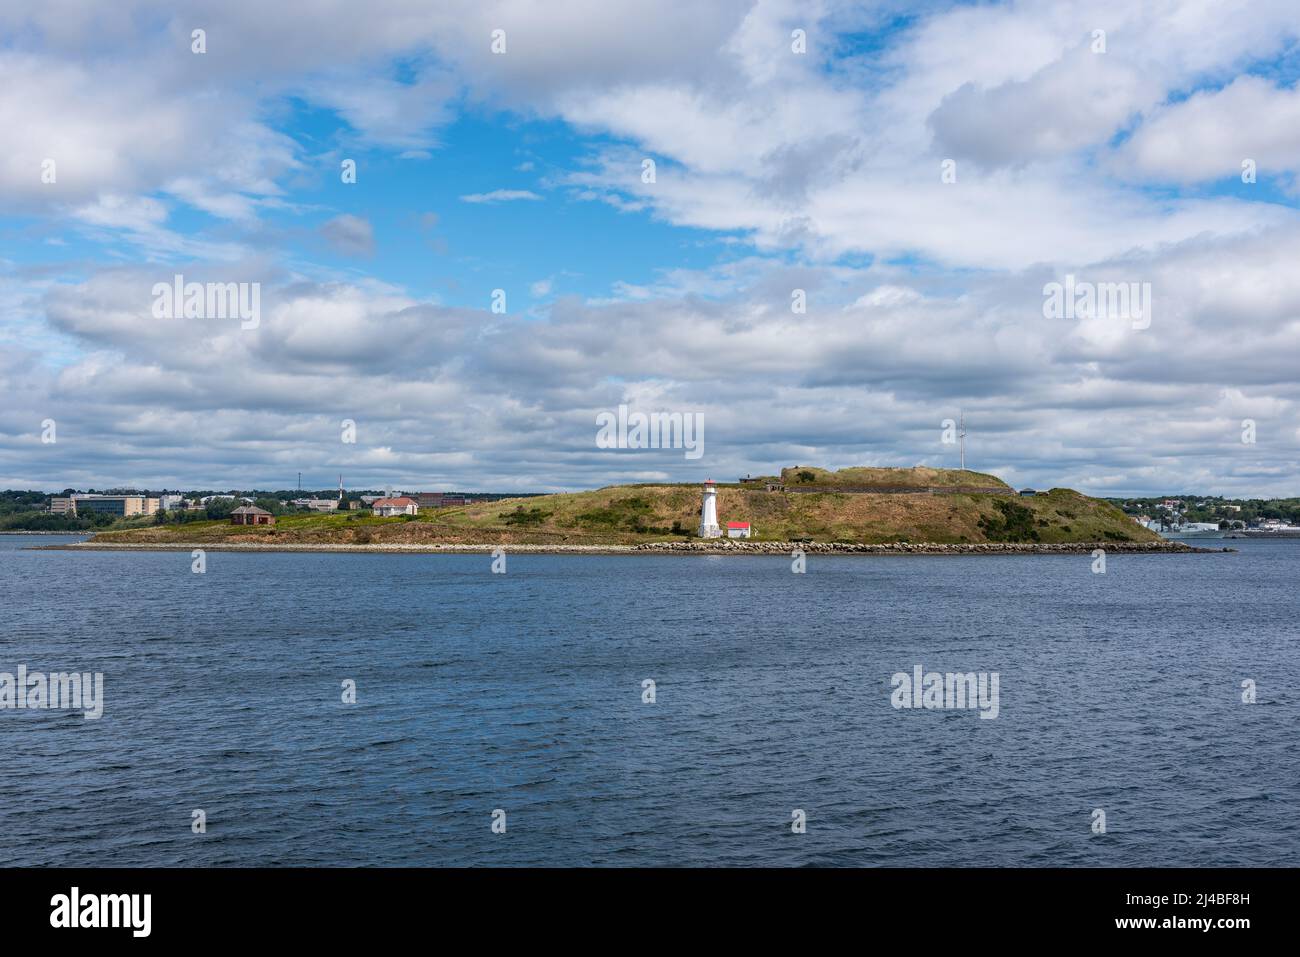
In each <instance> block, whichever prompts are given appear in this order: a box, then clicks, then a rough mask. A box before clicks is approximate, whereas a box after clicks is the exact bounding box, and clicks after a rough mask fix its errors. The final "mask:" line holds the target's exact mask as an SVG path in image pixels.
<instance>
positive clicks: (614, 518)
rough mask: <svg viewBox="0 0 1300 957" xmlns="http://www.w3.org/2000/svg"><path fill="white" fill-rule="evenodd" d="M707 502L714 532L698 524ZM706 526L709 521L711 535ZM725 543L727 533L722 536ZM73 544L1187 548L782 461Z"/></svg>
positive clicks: (1073, 513) (859, 473)
mask: <svg viewBox="0 0 1300 957" xmlns="http://www.w3.org/2000/svg"><path fill="white" fill-rule="evenodd" d="M708 497H713V498H714V506H713V507H714V508H715V509H716V516H717V519H716V521H718V522H720V523H721V525H720V526H719V527H718V528H717V530H716V531H713V530H709V531H706V530H705V529H704V528H703V527H702V526H701V508H702V500H704V499H707V498H708ZM710 528H712V526H711V527H710ZM733 534H734V535H735V537H731V536H732V535H733ZM72 547H76V548H124V549H130V548H147V549H152V548H162V549H169V548H217V549H252V550H262V549H273V550H285V551H298V550H321V551H333V550H349V551H351V550H355V551H408V550H409V551H449V552H456V551H482V550H491V549H493V548H497V547H509V548H513V549H515V550H520V551H556V552H568V551H573V552H604V553H614V552H637V553H654V552H667V553H682V552H686V553H691V552H714V553H755V554H767V553H789V552H790V551H792V550H795V549H803V550H805V551H820V552H825V551H829V552H862V553H882V552H884V553H887V552H935V553H989V552H1048V553H1050V552H1059V551H1070V552H1075V551H1091V550H1093V549H1095V548H1105V549H1108V550H1113V551H1135V552H1138V551H1140V552H1147V551H1169V552H1187V551H1191V550H1193V549H1191V548H1189V547H1188V546H1187V545H1185V544H1183V543H1181V542H1169V541H1165V540H1164V539H1162V538H1161V537H1160V536H1159V535H1157V534H1156V533H1155V532H1153V531H1151V530H1150V529H1148V528H1145V527H1143V526H1141V525H1139V524H1137V523H1136V522H1134V521H1133V520H1132V519H1131V518H1130V517H1129V516H1127V515H1125V514H1124V512H1123V511H1121V510H1120V509H1119V508H1117V507H1116V506H1115V505H1113V504H1111V503H1109V502H1106V501H1103V500H1101V499H1097V498H1091V497H1089V496H1086V495H1082V494H1080V493H1079V492H1076V491H1073V490H1071V489H1065V488H1054V489H1051V490H1047V491H1034V490H1029V489H1023V490H1019V491H1017V490H1016V489H1013V488H1012V487H1011V486H1009V485H1007V484H1006V483H1005V482H1003V481H1002V480H1000V479H998V478H996V477H995V476H992V475H987V474H983V473H980V472H971V471H966V470H959V469H937V468H927V467H916V468H866V467H864V468H847V469H840V470H838V471H829V470H826V469H821V468H816V467H812V466H792V467H789V468H784V469H782V470H781V471H780V473H779V474H772V475H767V476H756V477H755V476H746V477H745V478H743V479H739V480H736V481H730V482H714V481H712V480H709V481H708V482H707V483H704V485H701V484H697V483H690V484H631V485H614V486H608V487H605V488H599V489H593V490H589V491H582V492H568V493H557V494H551V495H537V496H530V497H527V498H518V499H512V498H505V499H500V500H497V501H491V502H477V503H471V504H463V505H454V506H450V507H445V508H436V509H430V510H420V511H418V512H416V513H415V514H399V515H381V514H376V511H375V510H356V511H341V512H336V513H332V514H306V515H284V516H281V517H279V518H278V520H277V521H275V522H274V523H272V524H252V523H246V522H242V521H240V522H234V521H228V520H223V521H201V522H185V523H181V524H158V525H151V526H144V527H138V528H131V529H127V530H119V531H101V532H98V533H97V534H95V535H94V537H93V538H92V539H90V540H89V541H88V542H84V543H79V544H78V545H75V546H72Z"/></svg>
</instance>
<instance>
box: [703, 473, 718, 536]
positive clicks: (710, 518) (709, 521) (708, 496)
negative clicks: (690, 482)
mask: <svg viewBox="0 0 1300 957" xmlns="http://www.w3.org/2000/svg"><path fill="white" fill-rule="evenodd" d="M721 537H722V529H721V528H719V527H718V483H717V482H715V481H713V479H709V480H708V481H707V482H705V483H704V502H703V503H702V504H701V506H700V538H721Z"/></svg>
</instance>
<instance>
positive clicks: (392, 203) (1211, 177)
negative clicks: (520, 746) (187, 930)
mask: <svg viewBox="0 0 1300 957" xmlns="http://www.w3.org/2000/svg"><path fill="white" fill-rule="evenodd" d="M101 8H102V4H94V3H91V2H83V0H72V2H68V3H62V4H58V5H44V4H42V5H38V4H35V3H25V2H24V3H16V4H7V5H5V7H4V8H3V9H0V126H2V127H3V128H4V129H5V130H6V131H7V144H6V150H5V151H4V152H5V155H4V156H3V157H0V394H3V397H4V402H3V403H0V488H11V489H42V490H46V491H50V490H56V489H57V490H62V489H64V488H67V487H78V488H90V487H94V488H101V487H141V488H184V489H194V488H260V489H280V488H292V487H295V486H296V484H297V473H298V471H299V470H302V471H303V472H304V473H305V474H316V475H320V476H324V477H329V479H330V481H328V482H326V483H324V484H319V483H316V482H312V483H311V484H312V485H313V487H317V488H322V489H324V488H330V487H333V486H334V485H335V484H336V481H337V479H336V476H337V475H338V474H339V473H340V472H342V473H343V474H344V475H345V477H347V480H348V484H349V486H350V487H365V488H380V489H382V488H384V487H385V486H387V485H393V486H395V487H401V488H407V489H429V490H448V491H451V490H461V491H466V490H471V491H472V490H482V491H493V492H511V491H519V492H525V491H527V492H547V491H569V490H579V489H587V488H594V487H599V486H603V485H609V484H617V483H627V482H648V481H649V482H653V481H674V482H697V481H703V480H704V479H705V478H708V477H713V478H719V479H722V478H725V479H726V480H734V478H735V477H737V476H741V475H745V474H750V473H752V474H756V475H757V474H770V473H772V472H774V471H776V470H779V469H780V468H781V467H783V466H792V465H797V464H811V465H817V466H822V467H826V468H843V467H847V466H855V465H870V466H912V465H918V464H921V465H928V466H938V467H947V468H956V467H958V465H959V460H960V451H959V444H958V443H957V442H953V441H948V440H947V437H946V433H947V431H948V429H947V427H946V426H945V423H946V422H948V421H950V420H957V419H958V418H959V417H960V416H961V414H962V413H963V412H964V415H965V426H966V429H967V431H968V435H967V438H966V445H965V458H966V466H967V467H968V468H969V469H972V470H975V471H980V472H989V473H992V474H994V475H997V476H999V477H1000V478H1002V479H1004V480H1005V481H1007V482H1008V483H1010V484H1012V485H1014V486H1017V487H1020V486H1033V487H1039V488H1047V487H1052V486H1066V487H1071V488H1076V489H1079V490H1080V491H1083V492H1085V493H1088V494H1092V495H1099V496H1121V495H1158V494H1194V495H1215V494H1222V495H1228V496H1238V497H1256V496H1258V497H1269V496H1288V495H1300V480H1298V479H1297V463H1298V462H1300V375H1297V368H1296V366H1297V361H1298V360H1300V270H1298V269H1296V268H1295V263H1296V262H1297V261H1300V217H1298V216H1297V197H1298V196H1300V186H1298V181H1297V178H1296V174H1297V171H1300V87H1298V86H1297V79H1298V78H1300V52H1297V51H1300V44H1298V43H1297V40H1300V14H1297V12H1296V9H1295V6H1294V3H1291V2H1270V0H1256V2H1251V3H1249V4H1242V5H1235V4H1232V3H1225V4H1216V5H1207V6H1200V5H1191V4H1184V5H1159V6H1150V5H1134V4H1131V3H1121V2H1118V0H1115V2H1108V0H1101V2H1086V3H1084V2H1077V3H1076V2H1062V0H1057V2H1044V3H1040V4H996V3H994V4H979V5H956V4H950V3H929V2H925V3H920V4H901V3H884V4H876V5H871V6H870V7H867V6H866V5H863V4H857V3H842V2H838V0H828V2H825V3H822V4H818V5H815V7H813V8H812V9H811V10H810V9H809V8H808V5H806V4H799V3H794V2H773V3H768V2H763V3H751V2H748V0H745V2H741V0H735V2H731V0H720V2H716V3H709V4H699V3H688V2H686V0H668V2H665V3H662V4H657V5H655V8H654V15H653V16H649V15H647V10H648V8H646V7H645V6H644V5H643V4H632V3H631V2H615V0H604V2H599V3H596V2H589V3H588V2H574V3H566V4H563V5H547V4H538V5H535V6H528V5H520V4H517V3H510V2H493V0H486V2H469V0H464V2H449V3H445V4H437V5H412V4H410V3H409V2H407V0H373V2H372V3H370V4H368V5H367V6H366V8H365V11H364V14H361V13H359V12H358V10H354V11H352V12H351V13H349V14H348V15H342V14H340V15H337V16H336V15H325V14H322V13H321V12H320V9H319V7H318V6H315V5H312V4H306V3H302V2H286V3H279V4H264V3H252V2H249V0H231V2H228V3H223V4H220V5H211V8H204V9H202V10H191V9H188V8H182V9H179V10H178V9H177V8H176V6H175V5H174V4H168V3H163V2H162V0H128V2H126V3H124V4H122V5H121V6H120V7H114V8H113V10H112V12H111V13H110V14H106V13H104V12H103V10H102V9H101ZM196 31H197V32H196ZM494 31H504V32H503V33H502V35H501V37H500V42H499V43H498V42H497V39H496V38H495V34H494ZM285 37H292V38H293V40H294V42H292V43H286V42H285ZM1208 37H1212V38H1213V42H1206V38H1208ZM191 283H192V284H194V286H193V291H194V292H195V296H193V297H191V296H190V294H189V292H187V289H188V288H189V287H188V286H187V284H191ZM227 284H230V285H229V287H227ZM227 297H228V298H227ZM254 313H255V315H254ZM621 406H626V407H627V408H628V409H631V410H633V411H639V412H643V413H646V414H647V415H648V414H653V413H660V414H665V415H679V416H681V417H686V418H687V419H688V421H693V422H698V423H700V424H701V429H702V433H701V434H702V442H701V443H700V455H699V456H698V458H693V457H688V456H686V455H684V454H683V451H682V449H681V448H636V447H622V446H619V447H612V448H611V447H601V445H600V443H599V442H598V433H599V431H600V425H599V423H600V422H601V420H602V416H606V417H607V416H610V415H612V414H613V413H615V412H616V410H618V409H619V408H620V407H621ZM349 423H350V430H351V431H350V432H349ZM692 454H694V453H693V452H692ZM307 484H308V480H307V479H306V478H304V487H306V486H307Z"/></svg>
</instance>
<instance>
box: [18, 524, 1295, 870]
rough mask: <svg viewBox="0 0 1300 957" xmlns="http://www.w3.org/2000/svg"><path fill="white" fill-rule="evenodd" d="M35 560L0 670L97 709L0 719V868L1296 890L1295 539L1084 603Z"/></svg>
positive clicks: (857, 583) (440, 559)
mask: <svg viewBox="0 0 1300 957" xmlns="http://www.w3.org/2000/svg"><path fill="white" fill-rule="evenodd" d="M52 541H54V539H51V538H49V537H42V538H36V537H34V536H0V595H3V610H2V611H0V625H2V627H0V671H11V672H12V671H14V670H15V669H16V667H17V665H18V664H26V665H27V666H28V668H29V669H30V670H32V671H41V670H43V671H62V670H74V669H75V670H79V671H102V672H103V673H104V675H105V697H106V704H105V713H104V716H103V718H101V719H100V720H98V721H86V720H84V719H83V718H82V717H81V715H80V714H79V713H77V714H70V713H66V712H54V711H39V712H33V711H0V754H2V755H3V760H4V763H5V769H4V770H5V773H4V777H3V780H4V790H3V802H0V834H2V835H3V841H2V842H0V864H2V865H47V864H57V865H101V866H104V865H259V864H266V865H276V864H300V865H365V864H386V865H585V864H606V865H610V864H612V865H633V864H638V865H686V864H691V865H710V864H720V865H756V864H768V865H810V864H811V865H886V866H888V865H927V866H928V865H983V866H989V865H1048V864H1052V865H1086V866H1100V865H1120V866H1141V865H1189V866H1201V865H1290V866H1295V865H1298V864H1300V825H1298V824H1297V821H1298V820H1300V815H1298V814H1297V810H1298V809H1300V805H1298V802H1300V756H1298V754H1297V720H1296V719H1297V713H1298V708H1297V688H1298V687H1300V655H1298V654H1297V651H1298V650H1300V621H1298V619H1297V597H1296V596H1297V594H1300V589H1298V587H1297V586H1298V584H1300V541H1295V542H1260V541H1241V542H1235V543H1232V544H1234V545H1237V546H1238V547H1240V549H1241V551H1240V553H1238V554H1225V555H1191V556H1124V555H1111V556H1110V557H1109V559H1108V568H1107V573H1106V574H1105V575H1094V574H1092V572H1091V567H1090V566H1091V564H1092V559H1091V558H1090V557H1089V556H1059V557H1039V556H1007V557H957V558H951V557H949V558H942V557H910V558H909V557H874V558H863V557H856V558H855V557H841V558H824V557H818V556H811V557H810V558H809V560H808V570H807V574H804V575H795V574H791V572H790V564H789V562H788V561H787V560H785V559H776V558H758V557H729V558H717V557H699V556H697V557H681V556H646V557H621V556H620V557H580V556H527V555H512V556H510V558H509V565H508V568H509V570H508V573H507V574H505V575H494V574H492V573H491V571H490V563H491V560H490V558H489V557H488V556H486V555H483V556H419V555H356V554H353V555H348V554H333V555H311V554H238V553H220V552H212V553H209V554H208V567H207V573H206V574H204V575H196V574H193V573H191V571H190V556H189V554H188V553H181V552H172V553H123V552H118V553H70V552H59V551H34V550H30V549H29V547H30V546H32V545H38V544H49V543H51V542H52ZM916 664H922V665H924V666H925V668H926V669H927V670H936V671H963V672H965V671H996V672H998V673H999V675H1000V713H999V715H998V717H997V718H996V719H994V720H982V719H980V718H979V717H978V712H976V711H969V710H968V711H925V710H916V711H907V710H896V709H894V708H893V707H892V706H891V704H890V690H891V689H890V677H891V675H892V674H893V673H894V672H896V671H905V672H910V671H911V670H912V668H913V666H914V665H916ZM645 678H653V679H654V680H655V681H656V682H657V703H655V704H653V705H648V704H643V703H642V701H641V695H642V689H641V682H642V680H643V679H645ZM1245 678H1253V679H1254V680H1255V681H1256V682H1257V684H1258V695H1259V701H1258V703H1257V704H1254V705H1246V704H1242V703H1241V699H1240V696H1241V687H1240V685H1241V681H1242V680H1243V679H1245ZM344 679H353V680H355V681H356V684H357V693H358V701H357V703H356V704H355V705H348V704H344V703H343V702H342V701H341V694H342V691H341V687H340V684H341V682H342V681H343V680H344ZM196 808H202V809H203V810H204V811H205V812H206V814H207V820H208V831H207V833H206V834H203V835H196V834H193V833H191V827H190V824H191V811H192V810H194V809H196ZM496 808H501V809H503V810H505V812H506V823H507V830H506V833H505V834H493V833H492V831H491V829H490V825H491V820H492V818H491V815H492V811H493V810H494V809H496ZM795 808H801V809H803V810H805V811H806V812H807V819H808V829H807V833H805V834H793V833H791V829H790V821H791V811H792V809H795ZM1095 808H1101V809H1103V810H1104V811H1105V813H1106V818H1107V821H1106V823H1107V833H1105V834H1104V835H1095V834H1093V833H1092V832H1091V824H1092V817H1091V814H1092V811H1093V810H1094V809H1095Z"/></svg>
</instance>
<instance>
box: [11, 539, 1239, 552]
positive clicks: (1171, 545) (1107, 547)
mask: <svg viewBox="0 0 1300 957" xmlns="http://www.w3.org/2000/svg"><path fill="white" fill-rule="evenodd" d="M36 547H38V548H44V549H55V550H64V551H180V552H188V551H193V550H194V549H202V550H203V551H208V552H359V553H363V552H378V553H387V554H393V553H409V554H432V555H437V554H443V555H457V554H461V555H476V554H487V553H491V552H492V551H494V550H496V549H498V548H504V549H505V551H506V552H507V553H508V554H525V555H526V554H534V555H785V556H788V555H790V554H791V553H792V552H793V551H795V550H796V549H801V550H802V551H803V552H804V553H805V554H808V555H1077V554H1090V553H1091V552H1093V551H1094V550H1096V549H1099V548H1100V549H1103V550H1104V551H1106V552H1107V553H1109V554H1139V555H1141V554H1187V553H1217V552H1234V551H1236V549H1234V548H1193V547H1192V546H1190V545H1188V544H1186V543H1185V542H1171V541H1159V542H1070V543H1064V544H1042V543H1038V542H984V543H962V544H942V543H938V542H915V543H913V542H891V543H888V544H884V545H868V544H864V543H860V542H859V543H851V542H752V541H750V542H747V541H733V540H729V539H724V540H717V539H712V540H708V541H686V542H644V543H642V544H640V545H491V544H486V545H449V544H439V543H429V544H388V545H383V544H379V545H334V544H319V545H295V544H288V543H285V544H267V545H262V544H251V543H226V542H170V543H157V542H96V541H94V540H93V539H92V540H91V541H88V542H71V543H66V544H60V545H42V546H36Z"/></svg>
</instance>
